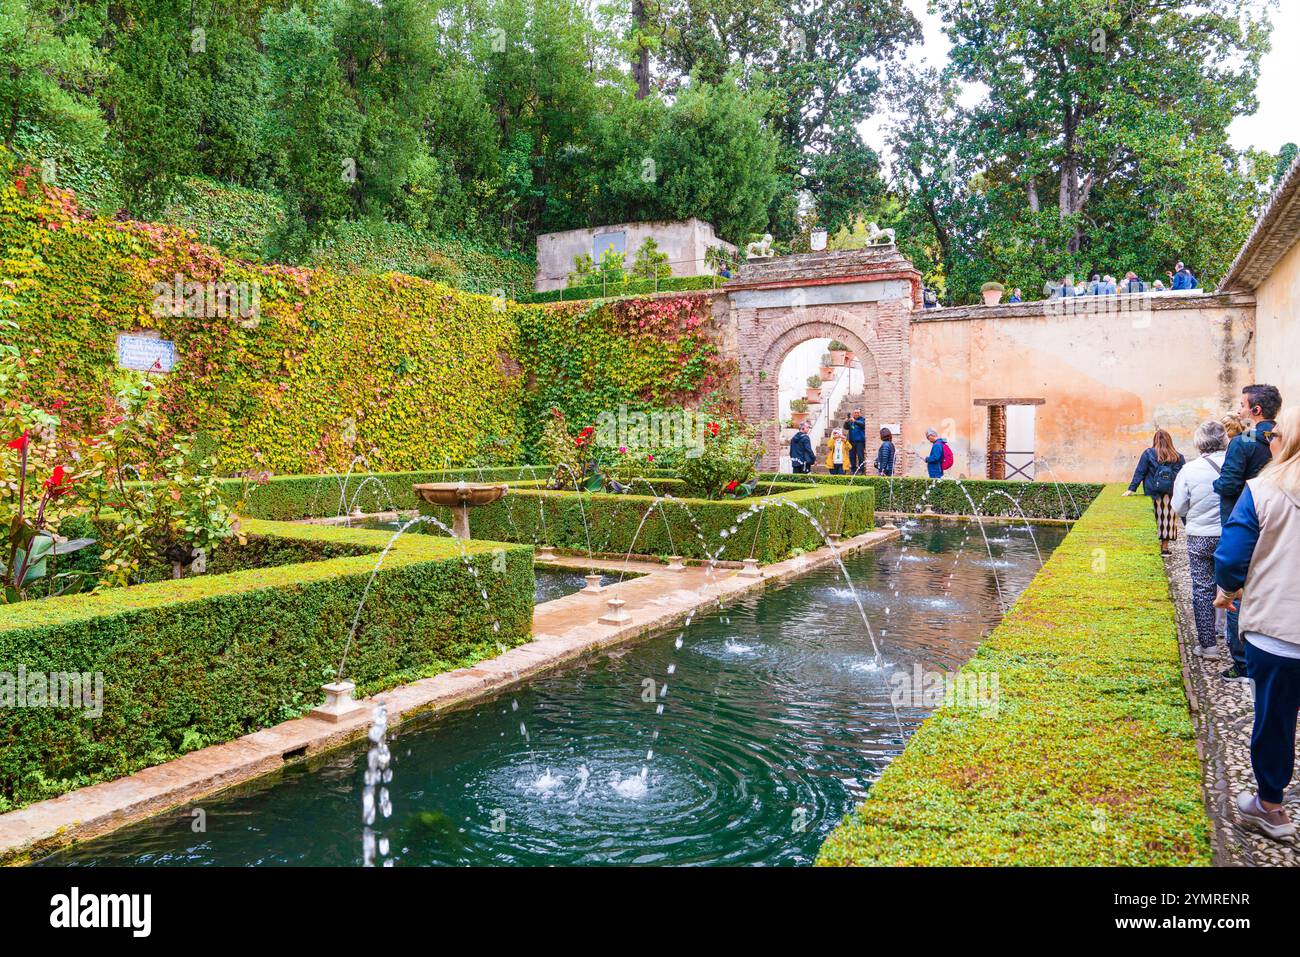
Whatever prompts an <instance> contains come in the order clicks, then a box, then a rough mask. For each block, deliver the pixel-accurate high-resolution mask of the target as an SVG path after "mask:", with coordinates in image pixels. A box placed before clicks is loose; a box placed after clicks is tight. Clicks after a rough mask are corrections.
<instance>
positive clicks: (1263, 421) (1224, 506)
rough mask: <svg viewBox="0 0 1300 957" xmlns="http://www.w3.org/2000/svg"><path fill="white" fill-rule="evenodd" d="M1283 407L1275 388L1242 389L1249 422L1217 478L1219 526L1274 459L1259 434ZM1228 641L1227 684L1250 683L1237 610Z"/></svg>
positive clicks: (1227, 632) (1240, 411)
mask: <svg viewBox="0 0 1300 957" xmlns="http://www.w3.org/2000/svg"><path fill="white" fill-rule="evenodd" d="M1281 408H1282V393H1280V392H1279V391H1278V390H1277V388H1276V387H1275V386H1271V385H1264V384H1262V383H1255V384H1252V385H1248V386H1246V387H1245V388H1244V389H1242V390H1241V404H1240V407H1239V408H1238V410H1237V414H1238V415H1239V416H1240V417H1241V419H1242V420H1243V421H1244V422H1245V423H1246V426H1247V428H1246V431H1245V432H1243V433H1242V434H1241V435H1238V436H1236V437H1235V438H1234V439H1233V440H1232V441H1231V442H1230V443H1229V444H1228V453H1227V454H1226V455H1225V456H1224V457H1223V470H1222V471H1221V472H1220V473H1219V477H1218V478H1217V479H1215V482H1214V490H1215V491H1216V492H1218V493H1219V524H1220V525H1226V524H1228V519H1229V518H1231V517H1232V511H1233V509H1234V508H1235V507H1236V505H1237V499H1238V498H1240V497H1241V494H1242V492H1244V491H1245V489H1246V483H1247V482H1248V481H1250V480H1251V479H1253V478H1254V477H1255V476H1256V475H1258V474H1259V473H1260V472H1262V471H1263V470H1264V466H1266V465H1268V462H1269V459H1270V458H1271V457H1272V455H1271V453H1270V451H1269V446H1268V443H1267V442H1262V441H1260V439H1259V435H1260V433H1262V432H1269V431H1271V430H1272V429H1273V420H1274V419H1276V418H1277V413H1278V410H1279V409H1281ZM1227 618H1228V621H1227V627H1226V629H1225V631H1224V638H1225V640H1226V641H1227V644H1228V651H1229V652H1231V653H1232V666H1231V667H1230V668H1228V669H1227V670H1226V671H1224V672H1223V675H1222V677H1223V678H1224V680H1226V681H1236V682H1244V681H1245V680H1246V648H1245V646H1244V645H1243V644H1242V643H1241V638H1240V636H1239V635H1238V629H1237V620H1238V613H1237V612H1236V611H1229V612H1228V616H1227Z"/></svg>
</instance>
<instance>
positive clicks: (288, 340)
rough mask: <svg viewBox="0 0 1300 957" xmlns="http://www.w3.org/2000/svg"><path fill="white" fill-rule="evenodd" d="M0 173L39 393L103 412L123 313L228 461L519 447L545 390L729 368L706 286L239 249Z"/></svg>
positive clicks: (517, 456)
mask: <svg viewBox="0 0 1300 957" xmlns="http://www.w3.org/2000/svg"><path fill="white" fill-rule="evenodd" d="M0 162H5V157H3V156H0ZM2 172H3V173H4V175H3V179H2V180H0V181H2V182H3V183H4V186H3V188H0V318H5V319H10V320H13V321H14V322H16V323H17V324H18V329H17V330H13V329H5V330H4V338H5V339H6V341H16V342H17V343H18V344H19V345H20V346H21V347H22V350H23V354H24V356H25V357H26V358H27V360H28V362H29V371H30V373H31V378H30V381H29V383H28V385H27V387H26V388H27V391H28V393H29V394H28V398H30V399H31V400H32V401H34V402H36V403H37V404H40V405H43V406H45V407H47V408H52V407H56V406H57V407H58V411H59V415H60V416H62V417H63V420H64V423H65V424H64V427H65V429H69V430H71V431H73V432H78V431H85V430H89V429H91V428H94V427H95V424H96V422H97V420H98V419H99V417H100V416H101V415H103V414H104V413H105V411H107V406H106V404H105V402H106V399H105V397H106V396H107V394H108V384H109V382H110V381H111V379H112V378H113V377H114V376H115V375H118V374H119V370H118V369H117V368H116V337H117V334H118V333H119V332H141V331H155V332H156V333H157V334H158V335H160V336H161V337H162V338H164V339H168V340H172V341H174V342H175V344H176V349H177V354H178V362H179V366H178V368H177V370H176V372H174V373H172V374H169V375H163V376H158V377H157V378H158V379H159V380H160V383H161V388H162V391H163V396H164V401H165V408H166V409H167V413H168V416H169V420H170V422H171V424H172V425H173V426H174V428H175V429H177V430H178V431H192V432H198V433H200V434H201V435H202V436H203V437H204V438H205V440H206V441H207V443H208V444H209V446H210V447H211V448H213V449H214V450H216V451H217V452H218V455H219V459H220V463H221V468H222V470H223V471H226V472H235V471H239V470H243V469H270V470H272V471H274V472H276V473H289V472H319V471H323V470H327V469H331V468H333V469H339V470H346V468H347V467H348V463H349V462H350V461H351V460H352V458H353V457H354V456H355V455H358V454H360V455H364V456H365V457H366V460H367V463H368V465H369V467H370V468H372V469H375V470H379V469H388V470H401V469H422V468H434V467H439V468H441V467H445V466H447V465H461V464H481V465H505V464H512V463H515V462H519V461H524V460H526V459H527V458H528V457H529V455H530V454H531V451H532V450H533V449H534V448H535V446H536V440H537V436H538V435H539V434H540V430H541V427H542V424H543V414H544V413H546V412H547V411H548V410H549V408H551V407H559V408H561V409H562V410H563V411H564V412H565V413H566V415H567V416H568V417H569V420H570V421H573V422H585V421H590V420H591V419H592V418H594V416H595V415H596V414H597V413H598V412H599V411H602V410H605V409H613V410H616V409H617V408H618V407H619V406H620V405H627V406H628V407H629V408H631V409H641V410H648V409H653V408H664V407H671V406H677V405H687V406H692V405H695V404H697V403H698V402H699V400H700V399H701V397H702V396H703V395H704V394H705V393H707V392H708V391H710V390H712V389H715V388H719V387H722V386H723V385H724V384H725V382H726V379H727V377H728V375H729V369H728V367H727V365H726V363H724V362H723V361H722V360H721V359H720V358H719V356H718V352H717V349H716V347H715V346H714V345H713V343H712V341H711V338H710V324H711V322H712V320H711V318H710V311H709V300H708V298H707V297H702V296H689V295H683V296H673V297H666V298H657V299H646V300H637V299H628V300H618V301H607V302H597V303H579V304H568V305H560V306H541V305H520V304H518V303H515V302H512V301H509V300H504V299H496V298H493V297H490V296H479V295H471V294H468V293H464V292H460V291H457V290H454V289H451V288H450V287H447V286H444V285H440V284H438V283H433V282H429V281H426V280H423V279H418V278H415V277H412V276H409V275H405V274H402V273H395V272H389V273H383V274H374V273H364V272H354V271H351V270H349V271H346V272H338V271H335V270H333V269H331V268H328V267H323V268H316V269H304V268H296V267H288V266H280V265H263V264H257V263H250V262H244V261H240V260H237V259H233V258H230V257H227V256H224V255H222V254H221V253H219V252H218V251H217V250H215V249H214V248H212V247H210V246H206V245H204V244H202V243H200V242H198V241H197V239H196V238H195V236H194V234H193V233H190V232H187V231H185V230H183V229H179V228H175V227H170V226H161V225H157V224H149V223H139V222H130V221H113V220H106V219H102V218H90V217H88V216H86V215H85V214H83V213H82V212H81V211H79V209H78V208H77V204H76V200H75V197H74V196H73V195H72V193H71V192H70V191H66V190H58V189H55V188H52V187H48V186H44V185H42V184H40V183H39V180H38V178H37V177H36V176H35V175H33V174H32V171H30V170H28V169H23V168H18V169H8V170H3V171H2ZM187 284H198V285H187ZM223 290H224V296H223ZM254 303H255V309H254V308H252V307H253V305H254Z"/></svg>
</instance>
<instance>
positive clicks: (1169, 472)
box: [1124, 429, 1187, 553]
mask: <svg viewBox="0 0 1300 957" xmlns="http://www.w3.org/2000/svg"><path fill="white" fill-rule="evenodd" d="M1186 464H1187V460H1186V459H1184V458H1183V457H1182V455H1180V454H1179V453H1178V450H1177V449H1176V448H1174V440H1173V439H1172V438H1171V437H1170V435H1169V433H1168V432H1166V431H1165V430H1164V429H1156V434H1155V436H1154V437H1153V438H1152V440H1151V448H1149V449H1144V450H1143V452H1142V457H1141V458H1140V459H1138V464H1137V468H1136V469H1134V471H1133V481H1131V482H1129V485H1128V489H1127V490H1126V491H1125V492H1124V494H1125V495H1132V494H1133V493H1134V492H1135V491H1136V490H1137V487H1138V484H1139V483H1141V485H1142V491H1143V493H1144V494H1146V495H1147V496H1149V497H1150V499H1151V504H1152V506H1153V507H1154V508H1155V511H1156V532H1157V533H1158V534H1159V536H1160V551H1161V552H1162V553H1167V552H1168V551H1169V543H1170V542H1172V541H1174V540H1175V539H1177V538H1178V516H1177V514H1176V513H1175V512H1174V506H1173V495H1174V481H1175V480H1176V479H1177V478H1178V473H1179V472H1180V471H1182V468H1183V466H1184V465H1186Z"/></svg>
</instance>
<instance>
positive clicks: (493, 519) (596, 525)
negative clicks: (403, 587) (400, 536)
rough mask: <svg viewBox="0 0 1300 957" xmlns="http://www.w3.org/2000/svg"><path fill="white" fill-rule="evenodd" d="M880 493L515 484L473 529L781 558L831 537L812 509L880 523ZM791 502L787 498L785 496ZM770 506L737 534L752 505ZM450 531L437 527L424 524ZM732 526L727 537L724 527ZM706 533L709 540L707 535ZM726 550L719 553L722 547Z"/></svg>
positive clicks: (619, 549) (574, 544)
mask: <svg viewBox="0 0 1300 957" xmlns="http://www.w3.org/2000/svg"><path fill="white" fill-rule="evenodd" d="M656 484H657V485H659V486H660V492H661V494H662V493H665V492H666V493H668V494H670V495H672V494H674V490H675V488H676V487H677V483H676V482H674V481H671V480H660V481H658V482H657V483H656ZM874 495H875V493H874V492H873V491H872V490H871V489H869V488H856V489H847V488H844V489H840V488H834V489H832V488H810V487H807V486H797V485H788V486H781V487H779V488H778V489H776V490H774V493H773V494H772V495H770V496H763V497H753V498H744V499H722V500H716V501H708V500H705V499H692V498H680V497H677V498H673V499H669V498H661V499H660V502H659V505H658V507H657V508H656V509H655V511H654V512H652V513H650V515H649V518H645V521H644V522H643V521H642V519H643V518H644V517H645V516H646V514H647V511H648V510H649V509H650V508H651V506H652V505H654V504H655V499H654V497H653V496H651V495H630V494H625V495H610V494H605V493H596V494H590V493H586V492H583V493H577V492H557V491H550V490H546V489H543V488H540V487H536V486H535V487H533V488H528V487H527V486H526V485H525V486H524V487H519V486H513V487H512V488H511V490H510V492H509V494H507V495H506V496H505V497H504V498H502V499H500V500H498V501H497V502H494V503H493V504H491V505H481V506H478V507H476V508H472V509H470V515H469V523H470V533H471V534H472V535H473V536H474V538H475V539H479V538H488V539H492V540H494V541H507V542H524V543H527V544H530V545H531V544H539V545H553V546H556V547H560V548H568V549H575V550H578V551H586V550H587V548H588V547H590V548H591V550H592V551H593V552H598V553H614V554H626V553H627V552H629V551H631V552H633V553H634V554H638V555H673V554H677V555H682V556H684V557H686V558H708V557H710V556H716V557H717V558H720V559H723V560H726V561H740V560H741V559H743V558H748V557H750V556H751V554H752V556H753V557H754V558H757V559H758V560H759V561H760V562H762V563H765V564H766V563H768V562H775V561H780V560H781V559H784V558H788V557H790V555H792V554H793V553H794V551H795V549H802V550H804V551H807V550H811V549H814V548H820V547H821V546H822V545H824V544H825V540H824V539H823V538H822V536H821V534H820V533H818V531H817V529H816V528H814V527H813V524H812V522H810V521H809V520H808V519H807V517H805V516H804V515H803V514H801V513H800V512H799V511H797V510H796V509H795V508H793V507H791V505H797V506H798V507H799V508H801V509H803V510H805V511H807V512H809V513H811V514H812V515H813V516H814V518H816V520H817V523H818V524H819V525H821V526H822V528H823V530H824V531H826V532H838V533H840V534H842V535H845V536H850V535H857V534H860V533H861V532H865V531H868V530H870V529H871V528H873V527H874V525H875V520H874V501H873V499H874ZM782 499H783V500H785V501H786V502H788V503H790V504H781V503H780V502H779V501H778V500H782ZM765 500H766V501H767V502H768V504H767V505H766V506H765V507H764V508H763V511H762V512H761V513H760V514H758V515H752V516H750V517H749V518H747V519H746V520H745V521H744V522H743V523H742V524H740V525H739V526H738V530H737V531H736V533H735V534H730V530H731V529H732V528H733V527H737V521H738V520H739V519H740V517H741V516H742V515H743V514H744V513H745V512H747V511H748V510H749V509H750V508H751V507H753V506H756V505H760V504H762V503H764V502H765ZM420 511H421V513H422V514H425V515H433V516H435V517H436V518H438V520H439V521H441V522H442V523H443V524H444V525H447V526H450V525H451V516H450V514H449V510H448V509H445V508H440V507H437V506H432V505H428V504H425V503H421V505H420ZM424 530H425V531H429V532H431V533H432V534H445V533H443V532H442V530H441V529H438V528H436V526H432V525H429V526H427V527H425V528H424ZM724 532H727V533H728V534H727V535H725V536H724V535H723V534H722V533H724ZM701 536H703V538H702V539H701ZM720 547H721V551H720V552H719V548H720Z"/></svg>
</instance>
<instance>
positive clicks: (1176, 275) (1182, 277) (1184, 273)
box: [1165, 262, 1196, 289]
mask: <svg viewBox="0 0 1300 957" xmlns="http://www.w3.org/2000/svg"><path fill="white" fill-rule="evenodd" d="M1165 275H1166V276H1168V277H1169V288H1170V289H1195V288H1196V277H1195V276H1193V275H1192V271H1191V270H1190V269H1188V268H1187V267H1186V266H1184V265H1183V264H1182V263H1181V262H1178V263H1175V264H1174V271H1173V272H1171V273H1165Z"/></svg>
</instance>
